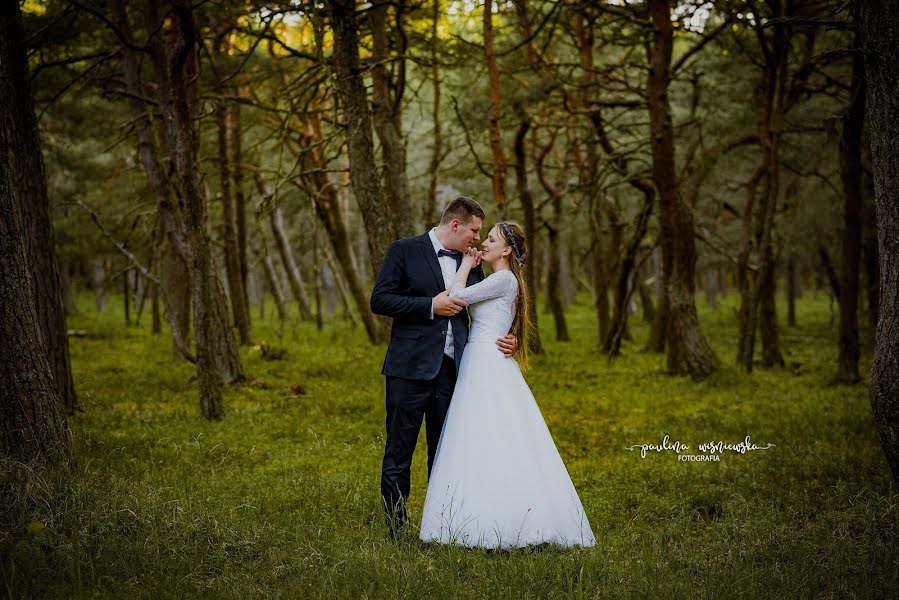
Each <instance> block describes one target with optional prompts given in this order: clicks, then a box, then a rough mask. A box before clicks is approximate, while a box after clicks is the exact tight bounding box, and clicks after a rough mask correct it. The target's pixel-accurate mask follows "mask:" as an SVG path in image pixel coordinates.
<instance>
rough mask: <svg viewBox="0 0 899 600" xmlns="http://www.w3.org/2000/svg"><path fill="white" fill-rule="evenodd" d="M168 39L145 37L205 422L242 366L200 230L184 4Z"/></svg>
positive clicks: (155, 23) (191, 26) (189, 21)
mask: <svg viewBox="0 0 899 600" xmlns="http://www.w3.org/2000/svg"><path fill="white" fill-rule="evenodd" d="M168 18H169V19H170V23H171V27H172V30H171V36H170V37H169V39H167V40H163V38H162V37H160V36H155V37H154V38H152V39H151V45H152V48H153V50H152V58H153V63H154V67H155V70H156V74H157V77H156V79H157V84H158V85H159V92H160V109H161V111H162V114H163V119H164V122H165V132H166V139H167V143H168V147H169V149H170V151H171V153H172V163H173V171H174V180H173V183H174V186H175V189H176V190H177V192H178V198H179V199H180V201H181V202H182V204H183V208H182V209H181V210H183V215H182V223H183V224H184V238H185V240H186V242H187V250H188V253H187V256H188V257H189V258H188V269H189V271H190V278H191V283H192V289H191V291H192V300H193V311H194V333H195V336H196V344H197V376H198V379H199V384H200V386H199V387H200V408H201V411H202V413H203V416H204V417H206V418H207V419H210V420H217V419H221V418H222V417H223V416H224V404H223V402H222V383H230V382H233V381H241V380H242V379H243V368H242V366H241V363H240V354H239V353H238V348H237V344H236V340H235V339H234V335H233V330H232V328H231V326H230V319H229V318H228V306H227V300H226V297H225V293H224V290H223V289H222V286H221V282H220V280H219V277H218V272H217V270H216V266H215V261H214V260H213V258H212V253H211V244H210V240H209V235H208V232H207V230H206V200H205V198H204V197H203V194H202V193H201V191H200V188H199V182H198V169H197V162H196V154H197V144H198V139H197V137H198V136H197V129H196V123H195V120H194V118H193V108H192V98H191V95H192V94H193V93H194V92H193V90H189V89H188V88H189V86H192V85H196V83H195V81H196V74H197V64H196V63H197V38H196V35H197V29H196V24H195V22H194V14H193V8H192V6H191V5H190V4H189V2H188V1H187V0H176V1H173V2H172V10H171V12H170V13H168ZM160 23H161V20H160V15H159V14H158V7H157V6H156V0H150V1H149V2H148V14H147V25H148V27H149V28H150V29H151V30H155V29H156V28H157V27H160Z"/></svg>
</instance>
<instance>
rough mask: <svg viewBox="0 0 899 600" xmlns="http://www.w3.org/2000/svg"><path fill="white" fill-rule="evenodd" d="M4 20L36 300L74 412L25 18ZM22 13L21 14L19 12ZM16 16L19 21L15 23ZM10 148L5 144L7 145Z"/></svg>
mask: <svg viewBox="0 0 899 600" xmlns="http://www.w3.org/2000/svg"><path fill="white" fill-rule="evenodd" d="M5 12H7V13H8V14H7V15H5V16H4V17H3V18H4V21H5V22H4V28H5V31H4V35H10V36H16V37H14V38H11V41H10V43H11V44H13V45H14V46H13V47H12V49H11V50H9V52H11V54H8V55H6V56H5V57H4V60H9V61H11V63H10V64H9V65H8V66H7V67H6V69H7V72H8V73H9V74H10V76H14V77H16V79H15V80H14V81H15V85H14V87H12V88H11V89H10V90H9V91H10V94H9V96H7V97H6V98H5V101H6V102H8V103H10V104H8V106H9V109H10V110H11V111H12V112H13V114H15V115H18V118H17V119H16V120H14V121H13V122H12V123H11V124H10V131H9V135H10V141H9V144H10V146H9V147H10V148H15V149H16V151H14V152H11V153H10V161H11V162H10V165H11V167H12V171H11V174H12V177H13V186H14V189H15V191H16V194H17V195H18V198H19V202H20V206H21V209H22V211H23V212H22V214H21V217H22V224H23V225H24V227H25V228H26V231H27V235H26V237H25V243H26V244H27V246H28V248H27V252H28V258H29V260H28V266H29V268H30V269H31V279H32V282H33V285H34V290H33V298H34V301H35V303H36V309H37V316H38V324H39V325H40V328H41V333H42V335H43V337H44V341H45V343H46V348H47V350H48V351H49V354H48V356H47V359H48V360H49V362H50V369H51V372H52V377H53V379H54V381H55V382H56V385H57V389H58V391H59V397H60V399H61V400H62V403H63V410H64V411H65V412H66V413H67V414H73V413H74V412H75V411H76V410H77V409H80V406H79V404H78V398H77V395H76V393H75V382H74V379H73V378H72V365H71V361H70V359H69V340H68V337H67V328H66V314H65V309H64V307H63V293H62V280H61V277H60V271H59V263H58V260H57V258H56V241H55V234H54V231H53V223H52V221H51V218H50V200H49V198H48V196H47V177H46V174H45V172H44V158H43V154H42V153H41V140H40V134H39V132H38V124H37V117H36V115H35V113H34V100H33V98H32V96H31V80H30V76H29V75H28V65H27V59H26V57H25V40H24V38H23V33H22V29H21V22H20V20H19V17H16V16H14V15H13V12H12V11H11V10H10V11H5ZM16 14H18V13H16ZM14 20H15V22H14ZM4 150H5V148H4Z"/></svg>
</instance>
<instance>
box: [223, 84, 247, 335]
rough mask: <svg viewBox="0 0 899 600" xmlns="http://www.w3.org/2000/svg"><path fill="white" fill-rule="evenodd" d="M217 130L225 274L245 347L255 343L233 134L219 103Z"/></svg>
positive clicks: (225, 107) (225, 106) (235, 321)
mask: <svg viewBox="0 0 899 600" xmlns="http://www.w3.org/2000/svg"><path fill="white" fill-rule="evenodd" d="M215 117H216V118H215V122H216V129H217V131H218V153H219V155H218V159H219V182H220V185H221V192H222V240H223V242H224V244H225V273H226V276H227V280H228V296H229V297H230V299H231V310H232V313H233V315H234V324H235V325H236V326H237V332H238V334H239V335H240V343H241V344H242V345H244V346H246V345H249V344H251V343H252V334H251V333H250V310H249V306H248V305H247V303H246V300H247V294H246V291H245V290H244V288H243V285H244V281H243V274H242V272H241V266H240V245H239V244H240V242H239V241H238V239H237V232H236V231H235V227H236V223H235V216H234V198H233V195H232V190H231V164H230V162H231V161H230V158H231V153H230V152H229V151H228V143H229V141H230V140H231V139H233V134H232V133H231V132H229V131H228V129H229V126H230V123H229V119H228V105H227V104H226V103H225V102H224V101H222V102H219V105H218V107H216V110H215Z"/></svg>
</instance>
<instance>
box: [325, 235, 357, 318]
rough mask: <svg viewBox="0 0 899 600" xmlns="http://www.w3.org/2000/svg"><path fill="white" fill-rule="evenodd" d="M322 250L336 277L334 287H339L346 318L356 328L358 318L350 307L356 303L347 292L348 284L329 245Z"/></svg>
mask: <svg viewBox="0 0 899 600" xmlns="http://www.w3.org/2000/svg"><path fill="white" fill-rule="evenodd" d="M322 250H323V251H324V252H323V253H324V256H325V260H326V261H327V262H328V268H329V269H330V270H331V273H332V275H333V277H334V285H335V286H336V287H337V292H338V293H339V294H340V301H341V303H342V304H343V310H344V318H346V319H348V320H349V321H350V323H352V324H353V326H354V327H355V325H356V316H355V315H354V314H353V311H352V310H351V309H350V306H351V305H353V304H354V302H353V298H352V296H350V293H349V291H348V290H347V286H346V283H345V282H344V279H343V277H344V276H343V273H342V269H341V268H340V267H338V266H337V262H336V261H335V260H334V255H333V254H332V252H331V249H330V248H328V246H327V245H325V246H323V248H322ZM360 289H361V285H360Z"/></svg>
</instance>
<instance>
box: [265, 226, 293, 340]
mask: <svg viewBox="0 0 899 600" xmlns="http://www.w3.org/2000/svg"><path fill="white" fill-rule="evenodd" d="M259 239H260V243H261V245H262V265H263V266H264V267H265V278H266V280H267V281H268V285H269V287H270V288H271V290H272V297H273V298H274V299H275V308H276V309H277V311H278V320H279V321H281V323H282V325H283V323H284V321H286V320H287V301H286V300H285V298H284V292H283V291H282V289H281V282H280V281H279V279H278V272H277V269H275V264H274V262H273V261H272V255H271V254H270V253H269V251H268V243H267V242H266V241H265V233H264V232H263V231H262V230H261V228H260V232H259Z"/></svg>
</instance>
